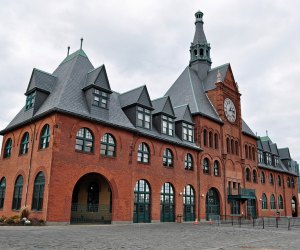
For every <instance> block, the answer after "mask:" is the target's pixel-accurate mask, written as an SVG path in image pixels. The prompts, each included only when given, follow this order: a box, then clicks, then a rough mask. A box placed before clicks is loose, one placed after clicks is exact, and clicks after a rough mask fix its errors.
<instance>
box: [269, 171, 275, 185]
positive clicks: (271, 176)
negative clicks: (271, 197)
mask: <svg viewBox="0 0 300 250" xmlns="http://www.w3.org/2000/svg"><path fill="white" fill-rule="evenodd" d="M269 180H270V184H271V185H274V178H273V174H272V173H270V177H269Z"/></svg>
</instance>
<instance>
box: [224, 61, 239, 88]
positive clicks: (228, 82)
mask: <svg viewBox="0 0 300 250" xmlns="http://www.w3.org/2000/svg"><path fill="white" fill-rule="evenodd" d="M224 84H225V86H226V87H228V88H230V89H232V90H234V91H237V92H238V91H239V90H238V86H237V84H236V82H235V80H234V76H233V73H232V70H231V67H230V65H229V67H228V68H227V71H226V74H225V78H224Z"/></svg>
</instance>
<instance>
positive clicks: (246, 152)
mask: <svg viewBox="0 0 300 250" xmlns="http://www.w3.org/2000/svg"><path fill="white" fill-rule="evenodd" d="M245 155H246V159H248V146H247V145H245Z"/></svg>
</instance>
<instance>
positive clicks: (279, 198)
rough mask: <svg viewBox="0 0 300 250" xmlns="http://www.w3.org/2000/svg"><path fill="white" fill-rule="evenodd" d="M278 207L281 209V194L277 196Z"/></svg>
mask: <svg viewBox="0 0 300 250" xmlns="http://www.w3.org/2000/svg"><path fill="white" fill-rule="evenodd" d="M278 209H283V199H282V196H281V195H279V196H278Z"/></svg>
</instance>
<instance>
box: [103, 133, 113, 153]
mask: <svg viewBox="0 0 300 250" xmlns="http://www.w3.org/2000/svg"><path fill="white" fill-rule="evenodd" d="M100 154H101V155H105V156H111V157H115V156H116V142H115V139H114V137H113V136H112V135H111V134H104V135H103V136H102V138H101V146H100Z"/></svg>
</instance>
